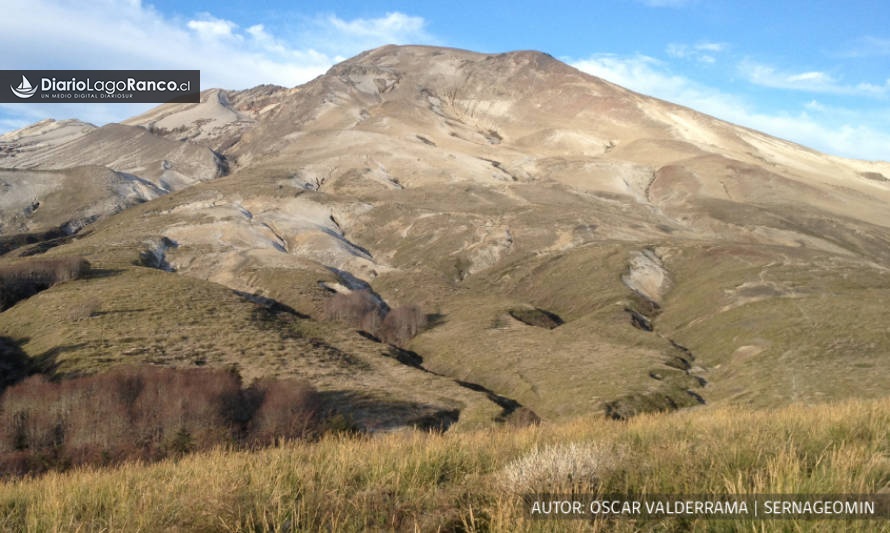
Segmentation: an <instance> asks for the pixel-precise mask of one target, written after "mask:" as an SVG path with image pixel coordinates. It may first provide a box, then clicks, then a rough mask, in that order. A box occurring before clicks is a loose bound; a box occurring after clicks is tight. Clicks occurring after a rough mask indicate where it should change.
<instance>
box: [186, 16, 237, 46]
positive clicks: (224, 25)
mask: <svg viewBox="0 0 890 533" xmlns="http://www.w3.org/2000/svg"><path fill="white" fill-rule="evenodd" d="M186 26H188V27H189V29H191V30H194V31H195V33H196V34H197V35H198V37H200V38H201V39H205V40H213V39H234V40H236V41H239V40H241V39H242V37H241V36H240V35H237V34H235V33H234V31H235V30H236V29H237V28H238V25H237V24H235V23H234V22H232V21H230V20H223V19H218V18H216V17H214V16H213V15H210V14H207V13H205V14H204V15H203V17H202V19H201V20H190V21H188V24H186Z"/></svg>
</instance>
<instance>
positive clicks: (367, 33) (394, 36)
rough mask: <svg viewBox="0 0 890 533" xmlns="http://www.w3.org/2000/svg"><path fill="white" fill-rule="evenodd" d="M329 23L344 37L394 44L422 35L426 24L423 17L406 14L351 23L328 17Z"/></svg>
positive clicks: (387, 15)
mask: <svg viewBox="0 0 890 533" xmlns="http://www.w3.org/2000/svg"><path fill="white" fill-rule="evenodd" d="M328 21H329V22H330V23H331V26H333V27H334V28H335V29H337V30H339V31H340V33H342V34H343V35H347V36H353V37H362V38H371V39H375V40H377V41H384V42H392V43H395V42H400V41H404V40H405V39H413V38H415V37H417V36H419V35H422V34H423V33H424V25H425V24H426V23H425V21H424V20H423V18H422V17H412V16H408V15H405V14H404V13H387V14H386V16H385V17H382V18H376V19H355V20H351V21H345V20H343V19H341V18H338V17H336V16H333V15H332V16H330V17H328Z"/></svg>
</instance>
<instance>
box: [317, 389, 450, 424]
mask: <svg viewBox="0 0 890 533" xmlns="http://www.w3.org/2000/svg"><path fill="white" fill-rule="evenodd" d="M318 394H319V396H320V397H321V400H322V405H324V406H326V409H327V411H326V412H325V413H324V418H325V419H327V420H337V421H339V422H338V423H340V424H346V425H347V426H349V427H348V429H352V430H354V431H360V432H367V433H376V432H382V431H391V430H394V429H398V428H403V427H408V428H415V429H419V430H423V431H441V432H444V431H447V430H448V428H449V427H451V425H452V424H454V423H455V422H457V421H458V419H459V418H460V409H447V408H445V407H442V406H437V405H430V404H425V403H420V402H407V401H403V400H394V399H391V398H381V397H377V396H374V395H373V394H369V393H366V392H361V391H352V390H334V391H322V392H319V393H318Z"/></svg>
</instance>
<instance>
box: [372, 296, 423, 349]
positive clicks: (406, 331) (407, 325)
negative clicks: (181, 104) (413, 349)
mask: <svg viewBox="0 0 890 533" xmlns="http://www.w3.org/2000/svg"><path fill="white" fill-rule="evenodd" d="M424 327H426V315H424V314H423V313H422V312H421V310H420V308H419V307H417V306H416V305H408V306H404V307H397V308H395V309H393V310H392V311H390V312H389V313H387V315H386V318H385V319H384V320H383V327H382V328H381V331H380V337H381V338H382V339H383V340H385V341H387V342H389V343H391V344H396V345H401V344H403V343H405V342H407V341H409V340H411V339H413V338H414V337H416V336H417V334H418V333H419V332H420V330H421V329H423V328H424Z"/></svg>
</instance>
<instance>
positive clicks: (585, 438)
mask: <svg viewBox="0 0 890 533" xmlns="http://www.w3.org/2000/svg"><path fill="white" fill-rule="evenodd" d="M888 489H890V400H869V401H850V402H844V403H839V404H834V405H816V406H801V405H794V406H790V407H786V408H783V409H777V410H770V411H750V410H743V409H738V408H725V409H716V410H707V409H702V410H690V411H684V412H678V413H673V414H668V415H658V416H655V415H642V416H639V417H636V418H634V419H632V420H630V421H628V422H613V421H609V420H606V419H604V418H600V417H596V418H586V419H576V420H574V421H569V422H563V423H559V424H545V425H542V426H533V427H528V428H521V429H516V428H511V429H507V428H502V429H492V430H484V431H471V432H458V433H452V432H449V433H446V434H444V435H443V434H435V433H424V432H417V431H407V432H398V433H392V434H380V435H376V436H372V437H364V438H356V437H348V436H343V435H340V436H328V437H325V438H323V439H321V440H320V441H318V442H299V441H298V442H287V443H282V444H281V445H280V446H279V447H277V448H273V449H266V450H261V451H256V452H251V453H247V452H239V451H230V450H226V449H217V450H214V451H212V452H209V453H201V454H194V455H189V456H185V457H182V458H180V459H177V460H167V461H163V462H161V463H159V464H155V465H143V464H139V463H134V464H126V465H123V466H120V467H116V468H111V469H93V468H83V469H77V470H74V471H72V472H68V473H62V474H60V473H49V474H46V475H44V476H42V477H40V478H35V479H24V480H14V481H7V482H5V483H3V484H0V529H2V530H5V531H23V532H24V531H47V530H50V531H59V530H65V531H72V530H79V531H102V530H112V531H163V530H187V531H282V530H286V531H290V530H297V531H320V530H332V531H367V530H375V529H376V530H400V531H413V530H420V531H435V530H459V531H460V530H463V531H566V530H568V531H582V530H583V531H627V532H630V531H640V530H642V531H743V530H749V531H751V530H756V531H761V530H762V531H775V530H783V531H863V532H865V531H869V532H874V531H890V524H888V522H886V521H860V522H852V521H844V520H837V519H835V520H825V521H818V520H815V521H812V520H799V521H798V520H782V521H775V522H769V521H749V522H738V521H725V520H717V521H715V520H712V521H707V520H691V519H675V518H671V519H660V520H652V521H648V522H643V521H633V520H629V519H612V520H602V521H597V522H595V523H590V522H584V521H577V520H571V521H546V520H544V521H541V520H530V519H529V517H528V515H527V513H526V507H525V504H524V503H523V500H522V494H523V493H525V492H545V491H547V492H563V493H572V492H574V493H576V494H577V493H585V492H588V493H594V494H607V493H609V494H628V495H631V494H632V495H637V496H644V495H654V494H668V495H670V494H675V495H689V494H701V495H724V494H757V493H760V494H766V493H772V494H797V493H801V494H806V493H810V494H816V493H847V494H874V493H877V492H879V491H887V490H888Z"/></svg>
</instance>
